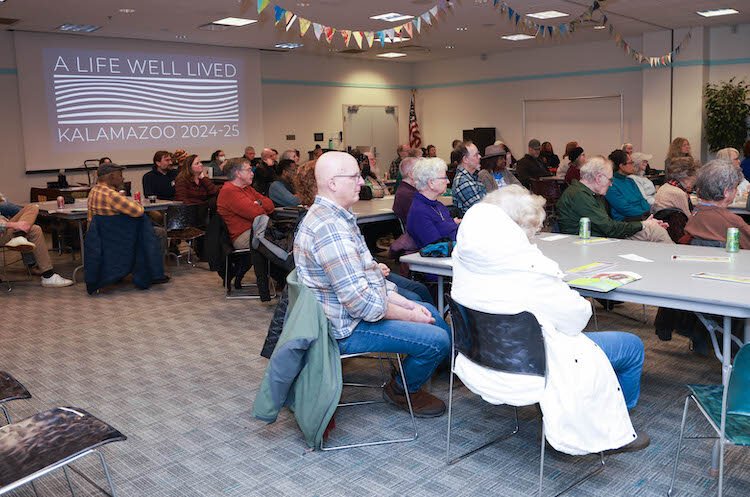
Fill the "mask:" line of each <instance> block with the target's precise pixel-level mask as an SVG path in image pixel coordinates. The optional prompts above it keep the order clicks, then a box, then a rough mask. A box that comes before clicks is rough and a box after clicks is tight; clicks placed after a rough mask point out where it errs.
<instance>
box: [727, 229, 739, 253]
mask: <svg viewBox="0 0 750 497" xmlns="http://www.w3.org/2000/svg"><path fill="white" fill-rule="evenodd" d="M739 250H740V230H739V229H737V228H727V252H739Z"/></svg>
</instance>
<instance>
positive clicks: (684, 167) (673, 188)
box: [653, 157, 698, 217]
mask: <svg viewBox="0 0 750 497" xmlns="http://www.w3.org/2000/svg"><path fill="white" fill-rule="evenodd" d="M697 172H698V165H697V164H696V162H695V161H694V160H693V158H692V157H679V158H677V159H675V160H673V161H672V162H671V163H670V165H669V166H667V170H666V178H665V179H666V182H665V183H664V184H663V185H662V186H660V187H659V190H658V191H657V192H656V195H655V196H654V205H653V211H654V213H656V212H659V211H661V210H664V209H678V210H680V211H682V212H683V213H684V214H685V215H686V216H688V217H690V215H691V214H692V213H693V203H692V202H691V201H690V194H691V193H692V192H693V186H694V185H695V177H696V174H697Z"/></svg>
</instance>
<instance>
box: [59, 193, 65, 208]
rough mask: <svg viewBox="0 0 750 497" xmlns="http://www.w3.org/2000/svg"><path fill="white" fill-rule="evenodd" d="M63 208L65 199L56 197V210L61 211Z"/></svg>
mask: <svg viewBox="0 0 750 497" xmlns="http://www.w3.org/2000/svg"><path fill="white" fill-rule="evenodd" d="M63 207H65V197H63V196H62V195H60V196H59V197H57V208H58V209H62V208H63Z"/></svg>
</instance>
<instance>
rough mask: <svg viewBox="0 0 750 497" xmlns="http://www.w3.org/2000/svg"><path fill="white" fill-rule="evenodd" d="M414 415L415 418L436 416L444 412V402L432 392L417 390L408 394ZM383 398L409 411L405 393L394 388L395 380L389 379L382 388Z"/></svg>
mask: <svg viewBox="0 0 750 497" xmlns="http://www.w3.org/2000/svg"><path fill="white" fill-rule="evenodd" d="M409 397H410V398H411V407H412V409H413V410H414V416H416V417H417V418H436V417H438V416H442V415H443V414H444V413H445V402H443V401H442V400H440V399H438V398H437V397H435V396H434V395H432V394H429V393H427V392H425V391H424V390H421V389H420V390H419V391H418V392H413V393H410V394H409ZM383 398H384V399H385V400H386V402H390V403H391V404H393V405H395V406H398V407H400V408H401V409H403V410H405V411H406V412H409V404H408V403H407V402H406V394H403V393H402V394H399V393H398V392H397V391H396V388H395V380H391V381H389V382H388V384H387V385H386V386H385V388H383Z"/></svg>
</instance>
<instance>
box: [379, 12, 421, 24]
mask: <svg viewBox="0 0 750 497" xmlns="http://www.w3.org/2000/svg"><path fill="white" fill-rule="evenodd" d="M370 19H375V20H376V21H388V22H398V21H405V20H407V19H414V16H410V15H409V14H399V13H398V12H389V13H387V14H380V15H378V16H371V17H370Z"/></svg>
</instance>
